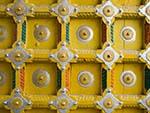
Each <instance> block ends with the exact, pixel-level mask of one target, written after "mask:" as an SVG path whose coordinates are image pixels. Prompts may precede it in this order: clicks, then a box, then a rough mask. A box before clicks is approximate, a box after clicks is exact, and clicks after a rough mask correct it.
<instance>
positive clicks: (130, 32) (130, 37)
mask: <svg viewBox="0 0 150 113" xmlns="http://www.w3.org/2000/svg"><path fill="white" fill-rule="evenodd" d="M135 36H136V32H135V30H134V29H133V28H132V27H130V26H128V27H123V29H122V30H121V38H122V39H123V40H125V41H134V40H135Z"/></svg>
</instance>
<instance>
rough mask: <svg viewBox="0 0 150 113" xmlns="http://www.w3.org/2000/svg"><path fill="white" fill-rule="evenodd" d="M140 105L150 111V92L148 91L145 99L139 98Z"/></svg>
mask: <svg viewBox="0 0 150 113" xmlns="http://www.w3.org/2000/svg"><path fill="white" fill-rule="evenodd" d="M139 105H140V106H141V107H142V108H144V109H146V110H147V111H148V112H149V111H150V92H149V91H148V93H147V96H146V97H144V98H143V99H141V100H139Z"/></svg>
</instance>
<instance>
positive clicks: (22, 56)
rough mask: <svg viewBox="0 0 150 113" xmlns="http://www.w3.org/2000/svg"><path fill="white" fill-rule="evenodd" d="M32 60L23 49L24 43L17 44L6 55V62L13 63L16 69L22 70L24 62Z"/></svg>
mask: <svg viewBox="0 0 150 113" xmlns="http://www.w3.org/2000/svg"><path fill="white" fill-rule="evenodd" d="M30 58H31V55H30V54H29V53H28V52H27V51H26V50H25V49H24V48H23V43H22V42H20V41H19V42H17V43H16V44H15V46H14V49H13V50H11V51H10V52H9V53H7V54H6V60H8V61H9V62H11V63H12V66H13V67H14V68H15V69H21V67H22V66H23V64H24V62H26V61H27V60H28V59H30Z"/></svg>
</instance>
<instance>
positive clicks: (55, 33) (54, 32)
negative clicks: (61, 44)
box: [27, 18, 60, 49]
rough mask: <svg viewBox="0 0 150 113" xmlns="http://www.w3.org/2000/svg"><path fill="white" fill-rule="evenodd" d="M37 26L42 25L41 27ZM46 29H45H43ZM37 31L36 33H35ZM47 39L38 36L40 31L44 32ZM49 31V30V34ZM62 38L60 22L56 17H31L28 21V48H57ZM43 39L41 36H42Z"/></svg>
mask: <svg viewBox="0 0 150 113" xmlns="http://www.w3.org/2000/svg"><path fill="white" fill-rule="evenodd" d="M36 26H42V27H40V28H39V29H40V30H41V28H42V30H41V31H39V29H37V28H36ZM43 29H44V31H43ZM35 30H36V31H35ZM35 32H36V33H35ZM45 32H46V35H44V37H45V36H46V37H47V38H46V40H44V41H43V40H42V41H41V40H39V38H37V37H38V36H39V35H40V33H44V34H45ZM47 32H49V33H48V34H49V35H47ZM42 37H43V36H42ZM59 38H60V24H59V23H58V21H57V19H56V18H42V19H40V18H38V19H33V18H29V19H28V21H27V48H33V49H55V48H56V46H57V43H58V40H59ZM40 39H41V38H40Z"/></svg>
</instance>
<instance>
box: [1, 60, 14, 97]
mask: <svg viewBox="0 0 150 113" xmlns="http://www.w3.org/2000/svg"><path fill="white" fill-rule="evenodd" d="M0 67H1V68H0V72H1V73H2V80H1V81H0V95H8V94H10V93H11V90H12V86H13V81H15V80H13V79H14V78H15V71H14V70H13V69H12V67H11V65H10V64H9V63H6V62H0Z"/></svg>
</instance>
